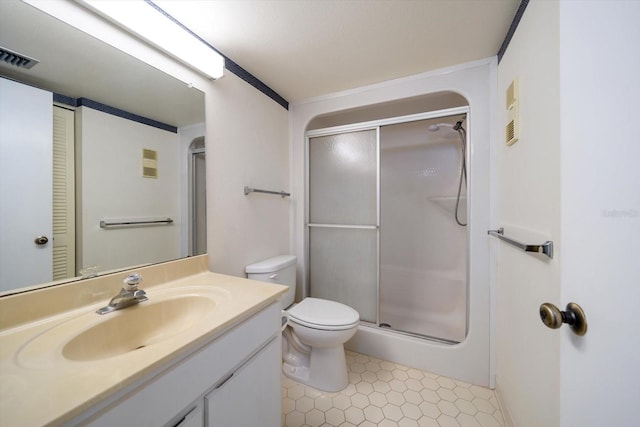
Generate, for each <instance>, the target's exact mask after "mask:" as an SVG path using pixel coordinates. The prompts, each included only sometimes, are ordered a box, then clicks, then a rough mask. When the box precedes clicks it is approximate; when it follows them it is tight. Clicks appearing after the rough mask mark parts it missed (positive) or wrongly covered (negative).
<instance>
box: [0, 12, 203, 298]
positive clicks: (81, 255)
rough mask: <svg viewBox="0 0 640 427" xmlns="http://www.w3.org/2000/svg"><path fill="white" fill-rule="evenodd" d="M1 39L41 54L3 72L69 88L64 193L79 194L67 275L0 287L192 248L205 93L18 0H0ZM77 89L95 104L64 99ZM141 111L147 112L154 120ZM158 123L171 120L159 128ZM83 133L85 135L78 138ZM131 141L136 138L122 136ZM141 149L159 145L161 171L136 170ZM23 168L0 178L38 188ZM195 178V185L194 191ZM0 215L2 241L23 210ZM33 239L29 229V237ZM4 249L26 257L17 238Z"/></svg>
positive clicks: (1, 199) (109, 268) (30, 154)
mask: <svg viewBox="0 0 640 427" xmlns="http://www.w3.org/2000/svg"><path fill="white" fill-rule="evenodd" d="M0 46H2V47H4V48H7V49H10V50H12V51H15V52H18V53H21V54H23V55H27V56H29V57H32V58H35V59H37V60H39V61H40V62H39V63H38V64H36V65H35V66H34V67H33V68H31V69H25V68H18V67H15V66H13V65H9V64H6V63H4V62H0V76H1V77H3V78H6V79H9V80H12V81H15V82H19V83H21V84H24V85H26V86H32V87H36V88H39V89H43V90H45V91H48V92H53V93H56V94H60V95H63V96H64V97H68V99H67V100H66V101H64V102H63V104H64V105H60V106H61V107H62V109H63V110H71V111H72V113H71V115H72V116H75V125H72V126H71V128H72V129H73V128H75V137H74V138H75V161H74V163H75V167H74V170H75V174H76V175H75V178H73V181H74V182H75V189H74V193H73V194H75V195H73V194H72V196H71V197H70V198H71V199H75V204H76V206H75V208H74V209H72V210H73V211H74V214H75V220H74V222H73V223H74V224H75V232H76V238H75V240H76V242H77V243H79V244H76V248H75V249H74V250H75V255H73V256H72V257H73V258H74V259H76V260H79V263H77V264H76V265H75V267H73V270H72V271H74V273H73V274H67V275H66V277H65V279H62V280H59V279H61V278H60V276H58V277H50V278H48V279H45V280H42V279H41V280H36V281H34V282H28V281H27V282H23V283H17V281H14V280H5V282H7V283H2V284H1V285H2V286H1V287H0V296H2V295H7V294H11V293H15V292H21V291H24V290H30V289H34V287H35V288H37V287H38V286H41V285H51V284H52V283H51V282H53V283H54V284H60V283H64V282H65V281H68V280H80V279H81V277H78V276H80V271H81V270H85V274H87V275H91V274H93V273H97V274H100V273H104V272H113V271H118V270H123V269H126V268H129V267H132V266H136V265H145V264H151V263H156V262H162V261H168V260H171V259H176V258H180V257H184V256H189V255H195V254H198V253H197V252H194V249H192V240H194V239H193V238H192V231H191V227H190V224H191V223H195V222H196V221H197V220H194V219H193V218H194V216H195V215H196V212H194V209H192V208H191V206H192V205H196V203H195V201H194V200H192V199H193V197H195V196H191V195H190V194H191V193H190V191H191V188H192V187H195V184H194V183H193V182H192V179H193V178H191V177H192V176H204V175H203V173H202V171H199V172H198V171H195V170H192V169H193V168H195V167H202V164H203V162H202V156H203V155H204V154H203V140H204V138H203V137H204V120H205V115H204V94H203V93H202V92H200V91H198V90H197V89H194V88H191V87H189V86H188V85H187V84H185V83H184V82H181V81H179V80H177V79H175V78H173V77H171V76H169V75H167V74H165V73H163V72H161V71H159V70H157V69H155V68H153V67H151V66H149V65H148V64H146V63H143V62H142V61H139V60H138V59H136V58H133V57H131V56H129V55H128V54H125V53H123V52H122V51H120V50H118V49H116V48H113V47H112V46H109V45H107V44H106V43H104V42H102V41H100V40H97V39H95V38H93V37H91V36H89V35H88V34H86V33H84V32H82V31H80V30H78V29H76V28H74V27H71V26H69V25H67V24H66V23H63V22H61V21H59V20H57V19H55V18H53V17H51V16H49V15H47V14H46V13H44V12H42V11H40V10H38V9H36V8H34V7H32V6H30V5H28V4H26V3H23V2H21V1H19V0H2V1H1V2H0ZM2 96H5V94H2ZM80 98H84V99H88V100H91V101H95V103H89V102H86V103H84V104H81V105H82V106H76V107H73V106H71V107H69V104H73V101H75V100H76V99H80ZM55 99H57V100H60V99H62V98H55ZM55 99H54V100H55ZM96 106H97V107H96ZM109 108H115V109H117V110H121V111H122V112H124V113H125V114H124V118H123V117H122V115H121V116H117V115H113V114H112V112H113V111H114V110H109ZM54 114H55V113H54ZM144 119H151V121H152V122H153V123H154V125H149V124H148V123H151V122H149V121H145V120H144ZM52 120H53V118H52ZM27 122H28V120H27ZM156 122H157V123H160V124H164V125H169V127H168V128H162V129H161V128H159V127H157V126H156V125H155V123H156ZM87 123H88V124H87ZM0 126H4V125H3V124H2V123H0ZM120 129H121V130H120ZM167 129H169V130H167ZM128 131H129V133H126V132H128ZM117 132H121V133H117ZM79 134H80V135H81V138H82V142H78V141H79V138H80V137H79ZM141 135H142V136H141ZM127 141H133V143H135V144H141V146H140V147H137V146H136V147H131V146H129V145H127V146H124V145H122V144H125V143H127V144H128V142H127ZM141 141H147V142H141ZM133 143H132V144H133ZM72 144H73V143H72ZM79 144H80V145H79ZM85 144H87V145H85ZM163 144H164V145H163ZM89 145H92V146H94V148H92V150H93V151H92V154H91V155H92V156H93V160H90V159H88V157H87V156H88V153H89V151H90V150H89V148H87V147H89ZM72 148H73V146H72ZM144 149H147V150H148V151H151V152H155V154H154V153H150V154H149V153H147V152H145V153H147V154H149V155H151V156H152V157H153V156H156V160H157V162H156V165H157V177H145V176H142V175H143V173H142V171H143V169H144V167H143V163H144V162H147V161H148V160H149V159H143V156H145V155H146V154H143V152H144ZM5 154H6V151H5V152H3V155H5ZM41 155H44V154H42V153H40V152H37V151H35V150H26V152H24V153H23V155H20V156H16V157H14V158H12V159H6V156H5V159H3V162H7V161H10V162H13V161H16V162H17V161H18V158H19V157H24V158H26V159H28V160H30V161H33V162H35V161H39V160H42V159H40V158H39V157H38V156H41ZM195 155H197V156H198V159H200V161H199V162H197V161H195V157H194V156H195ZM43 161H45V162H48V160H47V159H45V160H43ZM91 161H93V163H90V162H91ZM3 164H4V163H3ZM144 164H145V165H146V164H147V163H144ZM197 164H199V165H200V166H195V165H197ZM21 170H22V172H21V175H18V176H15V177H11V178H9V179H7V178H6V176H3V177H2V179H3V180H4V181H5V183H6V182H10V181H13V182H15V183H16V184H17V185H19V186H20V188H21V191H23V192H24V193H27V192H29V193H31V192H32V191H36V190H35V187H33V184H32V183H31V182H30V180H26V179H25V176H27V175H28V174H29V172H28V170H24V168H23V169H21ZM89 173H91V175H90V176H89V175H88V174H89ZM128 177H129V178H128ZM19 183H22V184H19ZM115 183H118V185H119V186H116V185H115ZM3 185H4V184H3ZM201 185H202V183H200V184H198V191H197V192H198V193H199V194H202V190H201V187H200V186H201ZM3 188H5V187H3ZM129 191H131V192H130V193H127V192H129ZM146 191H150V193H145V192H146ZM7 193H10V192H5V191H3V192H2V193H0V204H1V205H3V206H8V205H11V204H15V201H16V197H15V195H13V196H9V195H8V194H7ZM194 194H195V192H194ZM5 196H9V197H11V198H10V199H5ZM200 197H202V196H200ZM199 205H200V206H203V204H202V203H199ZM29 210H30V211H36V210H38V209H29ZM2 215H3V218H2V221H3V222H2V227H3V230H2V232H3V237H2V239H1V240H5V236H7V234H6V233H7V230H14V229H18V228H21V227H29V226H30V224H29V223H28V222H27V221H26V219H25V218H26V216H28V215H19V217H20V218H19V219H16V220H13V219H12V220H11V221H14V222H9V223H7V221H5V220H6V218H7V217H8V216H7V215H5V213H4V211H3V212H2ZM169 217H170V219H171V221H170V222H168V223H161V224H147V225H142V226H133V227H131V226H129V225H124V226H115V227H108V226H107V227H104V226H102V227H101V226H100V221H102V220H105V221H111V220H116V221H118V220H120V221H122V222H129V221H130V220H136V221H138V220H143V221H144V220H152V221H154V220H156V219H159V218H160V219H163V218H169ZM200 232H201V233H202V231H200ZM33 233H34V237H37V236H38V235H39V234H41V233H40V232H39V231H38V230H33ZM48 237H49V239H50V240H54V239H53V238H52V236H48ZM158 238H159V239H160V241H158V240H157V239H158ZM154 239H156V240H154ZM58 240H60V239H58ZM34 242H35V240H33V238H31V242H30V243H31V246H33V243H34ZM50 243H51V242H50ZM158 248H162V250H157V249H158ZM200 250H201V249H200ZM9 252H15V253H14V254H12V255H16V256H17V257H23V258H25V259H26V258H27V254H26V253H21V252H20V250H16V249H15V246H14V247H10V248H6V247H4V248H2V251H0V256H2V257H5V258H8V255H7V253H9ZM49 259H52V258H51V257H50V258H49ZM53 259H54V260H55V255H54V256H53ZM3 262H4V261H3ZM3 265H5V264H3ZM26 265H27V267H24V266H23V267H20V268H21V269H22V271H28V270H31V269H36V268H37V266H36V265H33V264H29V263H27V264H26ZM87 267H89V270H88V271H87V270H86V269H87ZM92 267H95V268H94V269H93V270H92V269H91V268H92ZM9 282H11V283H9ZM14 282H15V283H17V286H15V285H13V283H14ZM16 288H17V289H16Z"/></svg>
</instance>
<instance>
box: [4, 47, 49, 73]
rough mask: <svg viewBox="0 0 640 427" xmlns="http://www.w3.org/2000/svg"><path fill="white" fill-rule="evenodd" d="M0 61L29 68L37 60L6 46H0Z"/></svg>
mask: <svg viewBox="0 0 640 427" xmlns="http://www.w3.org/2000/svg"><path fill="white" fill-rule="evenodd" d="M0 61H2V62H4V63H6V64H9V65H13V66H15V67H20V68H26V69H30V68H31V67H33V66H34V65H36V64H37V63H38V62H40V61H38V60H37V59H33V58H29V57H28V56H26V55H23V54H21V53H18V52H14V51H12V50H10V49H7V48H6V47H2V46H0Z"/></svg>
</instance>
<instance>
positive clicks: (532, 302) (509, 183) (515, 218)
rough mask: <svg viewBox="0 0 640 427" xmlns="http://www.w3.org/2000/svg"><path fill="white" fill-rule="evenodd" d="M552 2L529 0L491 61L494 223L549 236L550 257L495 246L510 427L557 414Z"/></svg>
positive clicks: (553, 420)
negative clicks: (509, 131)
mask: <svg viewBox="0 0 640 427" xmlns="http://www.w3.org/2000/svg"><path fill="white" fill-rule="evenodd" d="M558 39H559V32H558V3H557V2H547V1H532V2H531V3H529V6H528V7H527V9H526V11H525V13H524V15H523V18H522V20H521V21H520V24H519V26H518V29H517V31H516V33H515V35H514V37H513V39H512V40H511V43H510V44H509V48H508V49H507V51H506V54H505V55H504V57H503V58H502V61H501V62H500V64H499V65H498V106H497V109H498V115H497V117H498V129H499V132H498V135H499V138H497V139H496V141H495V144H496V147H495V150H496V167H497V181H496V183H495V188H496V194H495V198H494V203H496V206H495V207H496V209H495V219H494V221H493V223H494V224H495V226H496V227H498V226H501V227H504V228H505V235H508V236H510V237H513V238H516V239H518V240H522V241H527V242H531V243H542V242H543V241H545V240H547V239H551V240H553V241H554V243H555V249H556V250H555V254H554V258H553V260H549V259H547V258H546V257H544V256H538V255H531V254H525V253H524V252H522V251H520V250H518V249H515V248H513V247H511V246H508V245H506V244H505V243H503V242H499V241H497V239H496V240H495V241H494V242H493V243H492V255H493V259H494V260H495V262H496V264H497V268H496V275H495V281H496V300H497V301H496V337H497V340H496V362H497V373H496V384H497V389H498V392H499V394H500V395H501V397H502V399H503V401H504V402H505V403H506V404H507V408H508V410H509V411H510V413H511V417H512V418H513V422H514V425H515V426H518V427H527V426H554V425H557V423H558V416H559V373H560V372H559V370H560V365H559V359H558V354H559V346H560V341H559V335H558V334H556V333H551V332H552V331H550V330H549V329H547V328H545V327H544V326H543V325H542V323H541V322H540V319H539V315H538V307H539V306H540V304H541V303H543V302H546V301H548V302H552V303H554V304H557V305H559V304H560V267H559V266H560V264H559V263H560V260H561V258H562V246H561V242H560V194H559V190H560V188H559V179H560V166H559V162H560V147H559V146H560V120H559V109H560V97H559V52H558ZM516 77H517V78H518V79H519V89H520V120H521V122H520V132H521V133H520V140H519V141H518V142H516V143H515V144H514V145H512V146H506V145H505V143H504V136H503V135H504V133H503V132H502V130H503V129H504V126H505V125H506V123H507V111H506V105H505V91H506V89H507V87H508V86H509V84H510V83H511V81H512V80H513V79H514V78H516Z"/></svg>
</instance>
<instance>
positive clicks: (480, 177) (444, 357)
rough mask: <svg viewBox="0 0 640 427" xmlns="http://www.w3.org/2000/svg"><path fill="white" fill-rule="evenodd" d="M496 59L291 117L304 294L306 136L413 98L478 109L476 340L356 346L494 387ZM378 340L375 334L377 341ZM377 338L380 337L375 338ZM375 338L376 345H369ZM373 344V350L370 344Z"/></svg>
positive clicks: (366, 334)
mask: <svg viewBox="0 0 640 427" xmlns="http://www.w3.org/2000/svg"><path fill="white" fill-rule="evenodd" d="M494 72H495V62H494V59H488V60H483V61H476V62H472V63H468V64H463V65H460V66H457V67H452V68H449V69H443V70H437V71H434V72H429V73H424V74H420V75H416V76H412V77H409V78H404V79H398V80H392V81H388V82H384V83H382V84H377V85H372V86H367V87H363V88H357V89H354V90H350V91H346V92H342V93H337V94H331V95H327V96H323V97H321V98H317V99H312V100H307V101H303V102H299V103H295V104H293V105H292V106H291V109H290V135H291V144H292V162H293V163H292V168H291V178H290V182H291V187H292V190H293V193H294V195H296V197H295V199H294V205H293V206H292V211H291V214H292V215H293V221H292V224H291V227H292V242H291V245H292V247H293V248H295V253H296V254H297V256H298V284H299V285H298V286H301V285H304V284H305V281H306V277H305V275H304V274H303V272H304V271H305V269H306V261H305V259H304V257H305V240H304V229H305V212H304V210H305V204H304V198H303V197H302V195H303V194H304V191H305V131H306V127H307V125H308V124H309V123H310V122H311V120H313V119H314V118H315V117H317V116H320V115H324V114H329V113H335V112H338V111H342V110H348V109H353V108H359V107H363V106H368V105H374V104H378V103H383V102H388V101H394V100H402V99H405V98H413V97H415V96H420V95H424V94H430V93H437V92H443V91H453V92H457V93H459V94H461V95H462V96H464V97H465V98H466V99H467V100H468V102H469V106H470V108H471V112H470V114H469V118H468V122H467V124H468V126H469V129H471V133H470V135H469V144H470V147H471V148H470V153H469V159H470V163H469V182H470V184H469V189H470V193H471V194H472V197H471V199H470V212H471V217H472V218H473V227H472V228H471V230H470V233H469V242H470V243H469V244H470V263H469V270H468V272H469V278H470V297H469V298H470V299H469V304H470V312H469V325H470V326H469V334H468V336H467V339H466V340H465V341H464V342H463V343H461V344H459V345H457V346H447V345H436V344H430V343H428V342H426V341H425V340H412V339H408V338H407V339H405V338H398V337H397V336H394V335H388V334H386V333H379V334H378V332H371V328H367V329H369V331H359V332H358V334H356V336H355V337H354V339H360V337H361V338H363V339H364V338H366V339H365V340H361V342H359V343H358V344H357V345H356V347H357V348H356V349H357V350H360V351H363V352H366V353H368V354H372V355H374V356H376V357H383V358H386V359H387V360H393V361H396V362H398V363H404V364H408V365H411V366H415V367H418V368H422V369H428V370H431V371H434V372H438V373H440V374H443V375H449V376H453V377H455V378H459V379H462V380H464V381H468V382H472V383H475V384H479V385H489V384H490V370H491V368H490V366H491V360H490V345H491V329H490V305H491V289H490V284H489V256H488V252H489V240H488V238H487V234H486V233H487V229H488V228H489V227H490V223H489V213H490V210H489V179H490V173H491V172H490V168H489V165H490V141H491V138H492V134H491V133H492V123H493V111H495V104H494V102H495V99H494V95H495V73H494ZM370 332H371V334H370ZM371 335H376V336H371ZM369 338H370V339H369ZM365 341H366V342H365Z"/></svg>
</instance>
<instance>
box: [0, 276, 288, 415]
mask: <svg viewBox="0 0 640 427" xmlns="http://www.w3.org/2000/svg"><path fill="white" fill-rule="evenodd" d="M142 288H144V289H145V291H146V292H147V295H148V297H149V301H147V302H143V303H141V304H139V305H138V306H132V307H128V308H125V309H122V310H119V311H116V312H113V313H109V314H106V315H103V316H100V315H98V314H95V313H94V312H95V310H96V309H98V308H100V307H102V306H104V305H105V303H106V302H108V300H107V301H104V300H103V301H100V302H99V303H93V304H89V305H84V306H82V307H79V308H75V309H72V310H67V311H64V312H61V313H56V314H54V315H51V316H48V317H44V318H39V319H37V320H35V321H32V322H26V323H22V324H19V325H16V326H13V327H10V328H7V329H4V330H2V331H1V332H0V425H3V426H4V425H6V426H18V425H19V426H41V425H47V424H60V423H63V422H65V421H68V420H70V419H72V418H74V417H76V416H78V415H79V414H81V413H82V412H84V411H86V410H87V409H89V408H90V407H92V406H93V405H95V404H97V403H99V402H101V401H102V400H104V399H105V398H107V397H109V396H112V395H113V394H114V393H117V392H118V391H121V390H123V389H125V388H127V387H128V386H131V385H132V384H135V383H136V382H138V381H140V380H141V379H144V378H145V377H149V376H150V375H151V374H153V373H154V372H156V371H159V370H161V369H163V368H166V367H167V366H168V365H170V364H171V363H172V361H174V360H180V359H182V358H183V357H186V356H187V355H188V354H190V353H192V352H193V351H195V350H197V349H198V348H201V347H202V346H203V345H205V344H206V343H208V342H210V341H212V340H213V339H215V338H216V337H217V336H219V335H221V334H222V333H223V332H225V331H227V330H229V329H230V328H231V327H233V326H235V325H237V324H239V323H240V322H242V321H243V320H245V319H247V318H249V317H251V316H252V315H253V314H255V313H257V312H259V311H260V310H261V309H262V308H264V307H266V306H267V305H269V304H270V303H272V302H274V301H276V300H277V299H278V298H279V297H280V296H281V295H282V294H283V293H284V292H285V290H286V288H285V287H284V286H279V285H272V284H268V283H263V282H255V281H252V280H247V279H243V278H239V277H233V276H227V275H223V274H217V273H211V272H208V271H207V272H200V273H197V274H193V275H189V276H186V277H182V278H180V279H177V280H172V281H169V282H166V283H162V284H159V285H156V286H151V287H146V288H145V287H144V286H142ZM41 292H43V291H41ZM180 292H185V293H187V294H188V293H191V294H197V293H198V292H205V293H207V292H210V295H213V297H214V300H215V301H216V303H215V307H214V308H213V309H211V310H208V311H207V313H206V315H204V317H201V318H199V319H196V320H194V321H193V324H191V326H190V327H189V328H187V329H186V330H183V331H180V332H179V333H176V334H174V335H173V336H171V337H170V338H168V339H164V340H161V341H159V342H154V343H153V344H149V345H147V346H145V347H144V348H140V349H137V350H135V351H129V352H127V353H125V354H120V355H115V356H111V357H108V358H104V359H98V360H87V361H85V360H83V361H79V360H69V359H68V358H66V357H64V356H63V354H62V348H63V347H64V346H65V344H66V343H67V342H68V341H70V339H71V338H73V336H77V335H78V333H80V332H82V331H83V330H87V329H89V328H91V327H92V326H94V325H95V324H97V323H99V322H101V321H103V320H104V319H106V318H107V317H108V316H118V315H122V312H124V311H126V310H136V309H139V308H140V307H142V305H144V304H149V303H153V302H154V300H159V299H162V298H166V297H167V296H168V295H169V296H171V295H172V294H176V293H180ZM211 292H212V293H211Z"/></svg>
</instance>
